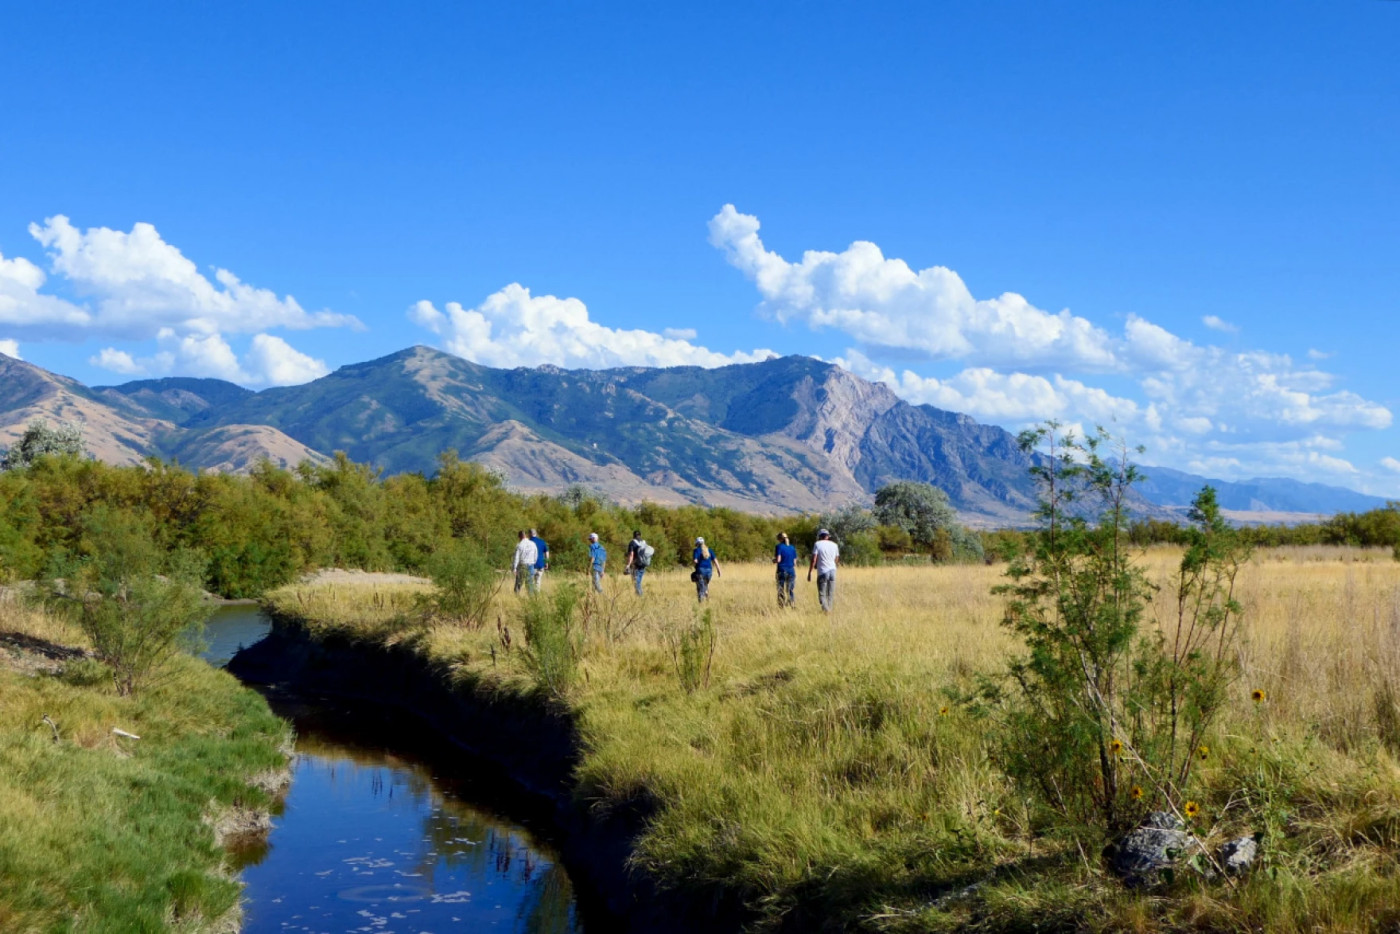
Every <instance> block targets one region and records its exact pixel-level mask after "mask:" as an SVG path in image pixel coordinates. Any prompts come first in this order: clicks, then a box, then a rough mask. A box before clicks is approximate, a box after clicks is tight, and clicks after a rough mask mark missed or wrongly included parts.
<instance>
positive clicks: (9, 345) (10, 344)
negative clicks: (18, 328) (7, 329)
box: [0, 337, 24, 360]
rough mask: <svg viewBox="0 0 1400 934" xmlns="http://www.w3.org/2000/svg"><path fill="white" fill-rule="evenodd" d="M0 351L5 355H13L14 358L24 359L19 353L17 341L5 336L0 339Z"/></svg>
mask: <svg viewBox="0 0 1400 934" xmlns="http://www.w3.org/2000/svg"><path fill="white" fill-rule="evenodd" d="M0 353H2V354H4V355H5V356H7V357H14V358H15V359H16V360H22V359H24V358H23V357H21V356H20V355H19V341H17V340H12V339H10V338H8V337H7V338H5V339H4V340H0Z"/></svg>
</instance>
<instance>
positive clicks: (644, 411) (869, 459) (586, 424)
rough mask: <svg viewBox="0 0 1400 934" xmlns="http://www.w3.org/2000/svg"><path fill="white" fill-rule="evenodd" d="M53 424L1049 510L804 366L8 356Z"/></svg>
mask: <svg viewBox="0 0 1400 934" xmlns="http://www.w3.org/2000/svg"><path fill="white" fill-rule="evenodd" d="M36 417H42V418H48V419H66V420H77V421H81V422H83V423H84V424H85V425H86V437H87V441H88V445H89V448H90V449H91V450H92V452H93V453H94V455H95V456H97V457H99V458H101V459H102V460H105V461H109V462H112V463H137V462H139V461H140V460H142V459H143V458H145V457H148V456H151V455H155V456H159V457H163V458H171V459H176V460H178V461H179V462H180V463H181V464H184V465H186V466H188V467H191V468H199V469H208V470H219V471H244V470H247V469H249V468H250V467H251V466H252V465H253V464H255V463H257V462H258V461H259V460H261V459H262V458H268V459H270V460H272V461H273V462H274V463H277V464H281V465H287V466H290V465H294V464H296V463H298V462H300V461H302V460H305V459H313V460H322V459H325V458H326V457H328V456H329V455H330V454H331V453H332V452H334V451H345V452H346V453H347V454H348V455H349V456H350V457H351V458H353V459H355V460H358V461H365V462H369V463H372V464H374V465H376V466H378V467H380V468H382V469H384V470H385V471H386V472H390V473H394V472H402V471H422V472H425V473H431V472H432V471H433V470H434V469H435V467H436V463H437V459H438V457H439V455H440V454H441V453H442V452H443V451H446V450H449V449H453V450H456V451H457V452H458V453H459V454H460V456H462V457H463V458H465V459H470V460H474V461H478V462H480V463H482V464H484V465H487V466H489V467H491V468H493V469H496V470H498V471H500V472H501V473H502V474H503V475H504V476H505V478H506V480H507V482H508V484H509V485H510V486H511V487H512V488H514V489H517V490H522V491H542V492H560V491H562V490H564V489H566V488H567V487H569V486H571V485H573V484H581V485H583V486H585V487H588V488H591V489H594V490H597V491H599V492H601V493H603V494H605V495H607V496H609V497H612V498H614V499H616V500H619V501H622V502H639V501H642V500H650V501H654V502H660V503H685V502H693V503H700V504H706V505H716V506H729V507H733V508H736V509H741V510H745V511H750V512H763V513H777V512H794V511H818V510H827V509H830V508H832V507H833V506H837V505H841V504H844V503H849V502H862V503H864V502H869V501H870V499H871V497H872V496H873V493H874V491H875V490H877V489H878V488H879V487H881V486H883V485H884V484H886V483H889V482H891V481H894V480H906V479H907V480H919V481H924V482H928V483H932V484H935V485H936V486H939V487H941V488H942V489H943V490H945V491H946V492H947V493H948V495H949V497H950V498H951V499H952V501H953V504H954V505H955V506H956V507H957V508H958V510H959V511H960V513H961V514H962V515H963V517H964V519H965V520H966V521H968V522H970V523H972V524H975V525H1020V524H1024V523H1025V522H1026V519H1027V515H1028V513H1029V512H1030V511H1031V510H1032V509H1033V508H1034V505H1035V491H1034V488H1033V486H1032V484H1031V480H1030V477H1029V474H1028V471H1027V468H1028V467H1029V466H1030V461H1029V460H1028V459H1027V457H1026V455H1025V454H1024V453H1022V452H1021V451H1020V449H1019V448H1018V447H1017V445H1016V439H1015V437H1014V436H1013V435H1012V434H1010V433H1009V432H1007V431H1005V430H1003V429H1001V428H998V427H995V426H990V425H982V424H979V423H977V422H976V421H974V420H973V419H971V418H969V417H968V416H966V415H959V414H957V413H953V412H947V411H943V410H941V409H936V408H934V407H932V406H927V405H911V404H909V403H907V402H905V401H903V400H901V399H900V398H899V397H897V396H896V395H895V394H894V393H893V392H891V391H890V390H889V389H888V388H887V387H885V386H884V385H882V384H878V383H871V382H868V381H866V380H864V379H861V378H860V377H857V376H855V375H853V374H851V373H849V372H847V371H846V370H843V369H842V368H840V367H838V366H835V365H833V364H829V363H824V362H822V361H819V360H815V359H812V358H810V357H799V356H789V357H781V358H773V359H770V360H767V361H764V362H761V363H750V364H737V365H733V366H726V367H719V368H715V369H702V368H699V367H674V368H668V369H649V368H622V369H613V370H601V371H589V370H561V369H558V368H555V367H548V366H546V367H538V368H533V369H525V368H520V369H513V370H499V369H493V368H490V367H485V366H479V365H477V364H474V363H470V362H468V361H466V360H463V359H461V358H459V357H455V356H452V355H449V354H446V353H442V352H440V351H437V350H433V349H431V348H428V347H412V348H409V349H407V350H403V351H400V352H398V353H395V354H391V355H389V356H387V357H382V358H380V359H378V360H372V361H369V362H366V363H359V364H353V365H350V366H344V367H341V368H340V369H339V370H336V371H335V372H334V373H331V374H330V375H328V376H324V377H322V378H320V379H318V380H315V381H313V382H310V383H306V384H304V385H300V386H290V387H281V388H275V389H266V390H263V391H261V392H253V391H251V390H248V389H244V388H243V387H240V386H236V385H234V384H232V383H228V382H224V381H221V380H213V379H188V378H167V379H156V380H140V381H137V382H130V383H125V384H122V385H119V386H105V387H86V386H83V385H82V384H80V383H78V382H76V381H75V380H72V379H69V378H67V377H63V376H59V375H57V374H54V373H49V372H48V371H46V370H43V369H41V368H39V367H36V366H33V365H31V364H28V363H25V362H23V361H20V360H16V359H13V358H10V357H6V356H4V355H0V445H3V444H7V443H9V442H10V441H11V440H13V439H14V438H16V437H18V435H19V433H20V432H22V431H23V429H24V426H25V425H26V424H27V423H28V422H29V421H30V420H31V419H33V418H36ZM1144 472H1145V473H1147V474H1148V477H1149V479H1148V480H1147V481H1146V482H1145V483H1143V484H1142V485H1141V487H1140V493H1141V495H1142V497H1143V502H1142V503H1141V504H1140V511H1143V512H1146V513H1148V514H1152V515H1157V516H1159V517H1170V516H1172V515H1174V514H1177V513H1179V511H1180V509H1181V508H1182V507H1184V506H1185V505H1187V504H1188V503H1189V502H1190V500H1191V498H1192V496H1194V495H1195V493H1196V491H1197V490H1199V489H1200V487H1201V486H1202V485H1203V484H1204V483H1206V482H1211V483H1213V484H1214V485H1215V486H1216V487H1217V488H1218V489H1219V490H1220V496H1221V502H1222V505H1223V506H1224V507H1225V508H1226V509H1228V510H1232V511H1233V514H1234V515H1235V517H1236V518H1237V519H1240V520H1243V521H1249V520H1250V519H1251V518H1253V519H1256V520H1268V521H1282V520H1286V519H1298V518H1304V517H1305V516H1307V515H1322V514H1330V513H1333V512H1338V511H1360V510H1365V509H1371V508H1375V507H1378V506H1381V505H1384V501H1383V500H1381V499H1379V498H1377V497H1371V496H1366V495H1363V494H1360V493H1356V492H1354V491H1351V490H1347V489H1343V488H1338V487H1331V486H1324V485H1321V484H1307V483H1300V482H1298V481H1293V480H1281V479H1264V480H1250V481H1246V482H1240V483H1226V482H1219V481H1206V480H1205V479H1204V478H1201V477H1197V476H1194V475H1191V474H1186V473H1182V472H1180V471H1175V470H1169V469H1166V468H1153V467H1148V468H1144Z"/></svg>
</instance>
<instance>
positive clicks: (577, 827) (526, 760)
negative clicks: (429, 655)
mask: <svg viewBox="0 0 1400 934" xmlns="http://www.w3.org/2000/svg"><path fill="white" fill-rule="evenodd" d="M228 670H229V671H230V672H232V673H233V674H234V675H236V676H237V677H238V678H239V679H241V680H242V681H243V682H244V683H246V684H250V685H256V686H260V687H262V688H264V689H265V690H266V691H268V692H269V693H271V694H273V695H275V696H281V697H284V698H298V697H300V698H330V699H334V700H336V701H339V702H342V703H349V704H354V705H356V706H357V709H359V710H361V711H363V712H364V715H365V716H366V717H367V718H373V719H377V720H379V721H380V724H379V726H378V727H377V728H378V729H381V730H382V729H383V720H384V719H385V718H392V720H393V721H394V723H395V724H402V727H403V730H404V731H405V733H414V734H416V736H417V737H418V741H419V742H420V743H421V742H422V738H423V736H424V735H425V734H426V736H427V737H428V738H429V741H430V742H435V743H440V744H441V746H442V747H443V752H444V753H448V752H451V753H454V754H455V755H454V756H453V757H452V759H451V765H450V766H449V767H452V768H459V769H464V770H470V771H471V774H472V775H473V777H474V778H475V779H476V781H474V784H475V785H477V786H478V787H489V791H490V797H491V798H492V803H493V804H494V805H496V806H498V807H500V808H501V809H502V810H504V811H506V812H507V813H509V814H510V815H511V816H514V817H519V818H521V819H524V820H526V821H527V822H529V823H532V824H534V825H536V826H538V827H540V828H541V829H543V830H544V831H545V832H546V833H547V835H548V836H549V838H550V842H551V843H553V845H554V846H555V847H557V848H558V850H559V851H560V854H561V857H562V861H563V863H564V866H565V868H566V869H567V871H568V873H569V876H570V878H571V879H572V880H573V882H574V885H575V889H576V891H577V892H578V895H579V901H580V907H581V908H582V909H583V910H584V912H585V918H587V919H589V920H590V921H591V922H592V923H591V924H590V928H591V929H601V930H606V931H620V932H631V934H649V932H679V934H685V932H702V931H703V932H725V931H737V930H739V929H740V928H741V927H742V925H743V921H744V919H745V915H744V913H743V912H742V911H741V910H740V908H739V906H738V904H737V903H736V900H735V899H733V898H732V897H731V896H729V895H728V894H727V893H725V892H723V891H715V892H712V893H708V894H703V895H699V894H695V893H693V892H692V893H686V894H680V893H677V892H675V891H674V890H666V891H662V890H660V889H658V887H657V886H656V885H655V884H654V882H653V881H652V880H651V879H649V878H647V877H646V876H645V875H643V874H641V873H639V872H636V871H633V870H631V869H629V867H628V857H629V856H630V854H631V852H632V846H633V841H634V840H635V839H636V837H637V835H638V834H639V833H640V831H641V829H642V827H643V826H644V824H645V822H646V819H647V817H648V815H649V814H650V813H651V809H652V807H653V805H652V803H651V802H649V801H646V800H638V801H634V802H631V803H630V805H629V806H626V807H612V808H610V809H608V810H607V811H606V812H600V811H599V810H598V809H595V808H589V807H588V806H587V804H586V803H585V802H582V801H580V800H578V799H577V797H576V795H575V793H574V791H575V789H574V779H573V774H574V766H575V764H576V763H577V761H578V757H579V750H580V737H579V733H578V729H577V725H576V724H575V722H574V720H573V718H572V717H571V716H570V714H569V713H568V711H567V710H564V709H562V708H560V707H558V706H557V705H553V704H548V703H545V702H543V701H539V700H535V699H527V698H518V697H501V696H498V695H488V694H486V693H485V692H476V691H473V689H472V687H471V685H460V684H459V685H457V686H453V685H452V684H451V681H450V678H449V675H448V673H447V672H446V671H445V670H443V669H442V668H441V667H439V666H435V665H434V664H432V663H431V662H428V661H427V660H425V659H424V658H423V657H422V656H420V655H418V654H417V653H415V652H414V651H413V650H412V649H411V648H408V647H405V646H389V647H385V646H380V645H373V644H365V643H358V642H352V641H349V640H346V639H339V638H326V639H317V638H313V637H311V636H310V635H309V634H308V633H307V632H306V631H305V629H304V628H302V627H301V626H300V625H299V624H298V623H297V622H296V621H292V620H284V619H276V618H274V621H273V627H272V630H271V632H270V633H269V634H268V636H267V638H265V639H263V640H262V641H261V642H259V643H257V644H256V645H253V646H251V647H249V648H246V649H243V650H242V651H240V652H239V653H238V654H237V655H235V656H234V658H233V660H232V661H231V662H229V665H228ZM438 758H439V759H440V760H441V759H444V758H445V757H438Z"/></svg>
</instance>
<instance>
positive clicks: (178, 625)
mask: <svg viewBox="0 0 1400 934" xmlns="http://www.w3.org/2000/svg"><path fill="white" fill-rule="evenodd" d="M83 525H84V537H83V547H84V551H85V552H86V554H85V555H84V556H82V557H79V558H77V559H75V560H72V561H71V562H69V563H68V564H67V570H66V571H65V575H64V576H65V580H64V581H63V582H61V583H60V582H58V581H54V582H51V583H50V585H49V588H48V594H49V596H50V599H51V601H52V602H53V605H54V606H55V607H56V608H58V609H59V610H61V611H63V612H65V613H67V614H68V616H69V617H70V618H72V619H73V620H74V622H76V623H77V625H78V626H79V628H81V629H82V631H83V633H84V634H85V635H86V636H87V637H88V639H89V640H90V641H91V642H92V647H93V650H94V651H95V652H96V653H97V657H98V658H100V659H101V660H102V661H103V662H104V663H105V664H106V665H107V666H108V667H109V668H110V669H111V671H112V678H113V680H114V681H115V682H116V685H117V692H118V693H119V694H123V695H126V694H130V693H132V692H133V691H135V690H136V689H137V687H139V686H140V684H141V683H142V682H143V681H145V680H146V679H148V678H149V677H150V676H151V675H152V674H153V673H155V672H156V671H157V670H158V669H159V668H160V666H161V665H162V663H163V662H164V661H165V660H166V659H167V658H169V656H170V655H171V654H173V653H174V652H175V651H177V649H178V648H179V645H180V642H181V640H182V639H195V638H198V635H199V633H200V631H201V629H202V627H203V624H204V621H205V620H206V619H208V616H209V607H208V605H207V604H206V603H205V602H204V592H203V590H202V589H201V588H200V586H199V582H200V581H201V580H202V579H203V576H204V565H203V561H202V559H201V556H199V555H198V554H197V553H195V552H190V551H180V552H175V553H173V554H169V555H167V554H165V553H163V552H162V551H161V549H160V548H159V546H157V545H156V543H155V541H154V539H153V538H152V536H151V534H150V531H149V530H148V529H147V527H146V525H145V524H144V523H143V522H141V521H140V520H139V519H138V518H137V517H136V516H134V515H133V514H131V513H128V512H125V511H123V510H119V509H112V508H109V507H107V506H99V507H97V508H96V509H94V510H93V511H92V512H91V513H90V514H89V515H88V517H87V519H86V521H85V522H84V523H83Z"/></svg>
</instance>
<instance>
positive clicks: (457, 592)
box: [424, 538, 504, 629]
mask: <svg viewBox="0 0 1400 934" xmlns="http://www.w3.org/2000/svg"><path fill="white" fill-rule="evenodd" d="M424 565H425V566H424V570H426V571H427V572H428V576H429V577H431V578H432V579H433V584H434V585H435V586H436V587H437V592H436V593H434V594H432V595H430V596H428V597H426V598H425V600H426V601H427V602H428V604H429V608H430V610H431V611H432V612H434V613H436V614H437V615H439V616H442V617H445V618H447V619H450V620H453V621H454V622H457V623H460V624H461V625H463V626H466V627H467V628H468V629H480V628H481V626H482V624H483V623H485V622H486V616H487V612H488V611H489V610H490V608H491V601H492V600H493V599H495V596H496V594H497V592H498V591H500V589H501V584H502V581H503V580H504V578H502V577H501V576H500V575H499V574H497V573H496V571H495V569H494V568H493V567H492V566H491V561H490V559H489V558H488V557H487V555H486V551H485V549H483V548H482V547H481V546H480V545H478V544H477V543H476V542H474V541H472V540H470V539H462V538H459V539H453V540H452V541H450V542H448V543H447V544H446V545H444V546H443V547H441V548H439V549H438V550H437V551H434V552H433V553H432V554H431V555H430V556H429V557H428V559H427V561H426V562H424Z"/></svg>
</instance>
